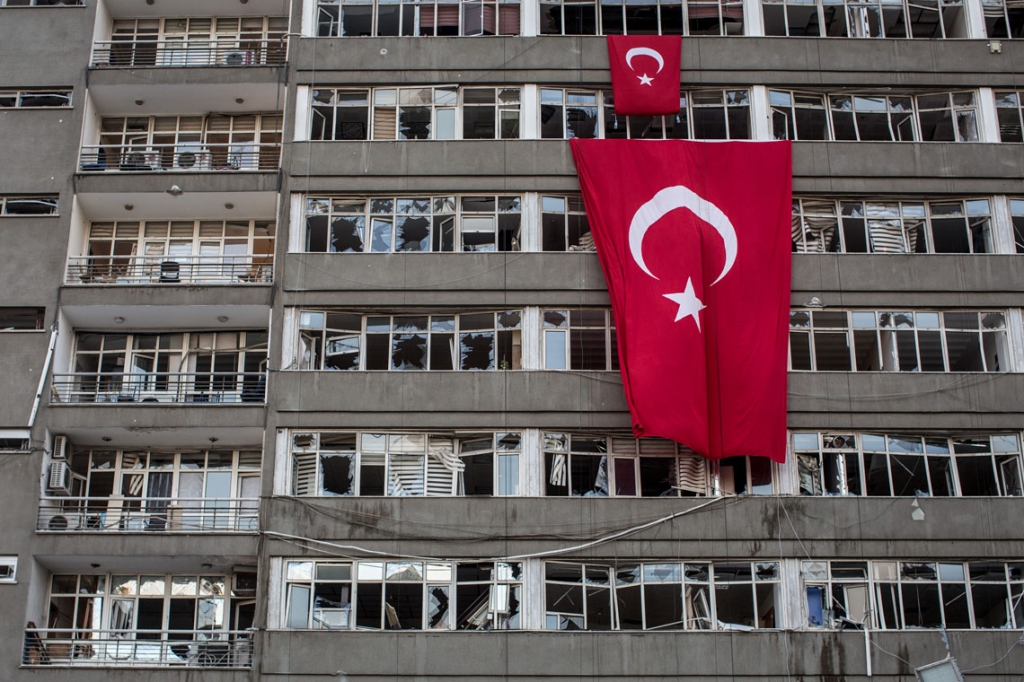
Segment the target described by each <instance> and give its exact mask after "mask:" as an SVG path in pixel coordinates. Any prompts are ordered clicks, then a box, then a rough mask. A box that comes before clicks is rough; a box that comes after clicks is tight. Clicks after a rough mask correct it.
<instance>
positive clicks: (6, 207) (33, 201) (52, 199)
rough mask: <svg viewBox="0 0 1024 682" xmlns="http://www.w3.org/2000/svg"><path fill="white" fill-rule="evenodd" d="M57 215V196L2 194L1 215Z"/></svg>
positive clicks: (0, 200)
mask: <svg viewBox="0 0 1024 682" xmlns="http://www.w3.org/2000/svg"><path fill="white" fill-rule="evenodd" d="M7 215H16V216H26V215H57V197H56V196H45V195H39V196H0V216H7Z"/></svg>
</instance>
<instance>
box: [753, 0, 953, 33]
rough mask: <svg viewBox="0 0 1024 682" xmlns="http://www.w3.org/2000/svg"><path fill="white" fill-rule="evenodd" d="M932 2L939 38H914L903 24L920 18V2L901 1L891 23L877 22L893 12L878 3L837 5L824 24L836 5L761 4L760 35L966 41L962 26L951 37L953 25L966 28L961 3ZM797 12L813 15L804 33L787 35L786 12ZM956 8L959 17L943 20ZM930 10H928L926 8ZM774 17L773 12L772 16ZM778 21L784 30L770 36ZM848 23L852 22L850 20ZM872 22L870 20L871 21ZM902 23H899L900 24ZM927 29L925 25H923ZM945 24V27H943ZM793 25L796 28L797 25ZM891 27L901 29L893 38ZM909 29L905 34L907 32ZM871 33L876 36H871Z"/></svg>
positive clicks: (859, 0) (781, 0) (777, 0)
mask: <svg viewBox="0 0 1024 682" xmlns="http://www.w3.org/2000/svg"><path fill="white" fill-rule="evenodd" d="M933 1H934V2H935V10H934V13H935V15H937V21H936V22H935V24H934V25H935V26H936V27H937V29H938V32H939V35H934V34H933V35H921V36H916V35H914V31H913V26H914V23H913V22H907V20H906V19H907V17H909V16H912V15H913V14H914V12H915V11H916V12H917V13H918V15H920V14H921V13H922V12H923V11H924V5H923V4H922V3H920V2H912V1H909V0H908V1H904V2H901V3H899V4H900V7H899V10H898V12H900V13H901V15H902V16H900V15H897V18H896V20H895V21H879V20H878V16H879V15H882V16H884V15H885V14H887V12H886V10H888V11H889V12H888V13H892V12H894V11H896V10H894V9H893V4H894V3H892V2H884V1H882V2H880V1H878V0H869V1H868V2H864V0H847V1H846V2H845V3H838V4H841V5H843V9H842V11H840V12H834V13H833V15H832V16H833V17H836V16H838V19H835V18H834V19H833V20H831V21H828V22H826V21H825V17H826V16H827V15H828V9H829V8H835V7H836V4H830V3H824V2H822V0H817V1H816V2H813V3H811V2H806V3H799V2H785V0H761V2H760V3H759V4H760V7H761V17H762V20H763V21H764V27H765V29H764V32H765V35H766V36H769V37H794V36H796V37H809V38H829V37H841V38H869V39H879V38H888V39H917V40H936V39H955V38H969V37H970V36H969V35H967V33H966V26H964V27H963V29H962V30H961V31H960V33H961V35H952V33H953V32H954V29H955V25H956V24H957V23H961V24H966V7H965V6H964V3H963V2H962V1H961V2H957V1H956V0H933ZM776 7H777V8H779V10H778V14H779V15H781V16H780V17H770V16H769V12H768V9H769V8H776ZM796 8H801V9H804V10H805V12H806V11H807V10H810V11H811V12H813V14H812V15H809V16H808V19H807V23H806V26H805V32H804V33H790V28H792V25H791V21H790V18H789V12H790V11H792V10H793V9H796ZM953 8H959V10H960V11H959V16H958V15H957V13H953V12H949V14H950V15H951V16H949V17H947V16H946V15H947V12H948V10H950V9H953ZM928 9H929V10H931V7H929V8H928ZM857 10H861V12H863V14H861V16H859V17H858V16H856V14H855V13H856V12H857ZM872 10H874V11H875V12H876V13H877V14H875V15H874V16H871V15H869V14H868V13H869V12H871V11H872ZM772 14H776V12H774V11H773V12H772ZM780 18H781V20H782V23H783V26H784V30H783V31H782V32H778V31H776V32H770V31H772V30H773V27H772V24H774V23H777V22H778V21H779V19H780ZM851 19H855V20H852V21H851ZM872 19H873V20H872ZM901 19H902V21H901ZM812 23H813V24H814V25H815V26H816V27H817V31H816V32H815V33H810V32H807V30H806V29H807V28H809V27H810V26H811V25H812ZM924 24H925V25H926V26H927V25H929V22H924ZM947 24H949V26H947ZM796 25H799V24H798V23H797V24H796ZM894 26H903V30H902V31H895V32H894V34H893V35H889V31H888V28H889V27H894ZM908 29H909V30H908ZM872 32H875V33H876V34H872Z"/></svg>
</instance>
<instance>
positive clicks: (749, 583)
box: [544, 562, 781, 631]
mask: <svg viewBox="0 0 1024 682" xmlns="http://www.w3.org/2000/svg"><path fill="white" fill-rule="evenodd" d="M544 577H545V580H544V604H545V607H544V608H545V623H546V629H548V630H592V631H593V630H713V629H725V630H728V629H754V628H772V627H775V618H776V615H775V609H776V606H775V603H776V599H777V591H778V590H779V588H780V582H781V577H780V575H779V564H778V562H763V563H755V564H751V563H735V564H707V563H694V564H689V563H687V564H682V563H679V562H668V563H642V564H611V565H610V564H599V563H586V564H578V563H565V562H547V563H545V564H544Z"/></svg>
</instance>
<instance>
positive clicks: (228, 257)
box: [68, 220, 275, 284]
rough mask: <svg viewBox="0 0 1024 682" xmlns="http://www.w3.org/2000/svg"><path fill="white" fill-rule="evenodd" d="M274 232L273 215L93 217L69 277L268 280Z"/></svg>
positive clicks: (122, 280) (129, 281) (126, 280)
mask: <svg viewBox="0 0 1024 682" xmlns="http://www.w3.org/2000/svg"><path fill="white" fill-rule="evenodd" d="M274 233H275V224H274V222H273V221H271V220H171V221H167V220H147V221H145V222H142V223H139V222H116V223H115V222H101V223H100V222H97V223H91V224H90V225H89V233H88V237H87V242H86V244H87V245H86V255H85V256H84V257H75V256H73V257H72V258H71V261H70V263H69V268H68V270H69V272H68V275H69V278H70V279H69V281H71V282H74V281H76V280H77V281H78V282H80V283H104V284H108V283H112V282H118V283H125V284H142V283H151V282H157V283H159V282H182V281H184V282H191V283H204V284H210V283H217V282H231V283H235V282H265V281H269V280H270V279H271V278H272V275H273V261H274ZM169 263H172V264H174V266H175V267H171V268H170V269H169V268H168V264H169ZM168 273H170V274H168Z"/></svg>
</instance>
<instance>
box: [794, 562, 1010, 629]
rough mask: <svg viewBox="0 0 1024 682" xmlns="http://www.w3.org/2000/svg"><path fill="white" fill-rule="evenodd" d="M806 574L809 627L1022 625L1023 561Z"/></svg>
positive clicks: (836, 568)
mask: <svg viewBox="0 0 1024 682" xmlns="http://www.w3.org/2000/svg"><path fill="white" fill-rule="evenodd" d="M801 574H802V577H803V581H804V586H805V594H806V599H807V601H806V604H807V618H808V625H810V626H811V627H815V628H832V629H848V628H855V629H863V628H864V627H865V626H869V627H875V628H878V629H881V630H909V629H917V628H945V629H951V630H952V629H960V630H967V629H979V630H981V629H991V628H1006V629H1011V628H1013V627H1021V625H1022V623H1024V621H1022V617H1024V607H1022V603H1021V602H1022V598H1024V564H1021V563H1018V562H1003V561H972V562H967V563H964V562H959V561H958V562H930V561H929V562H914V561H899V562H897V561H804V562H802V565H801ZM1015 622H1016V626H1015V625H1014V623H1015Z"/></svg>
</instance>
